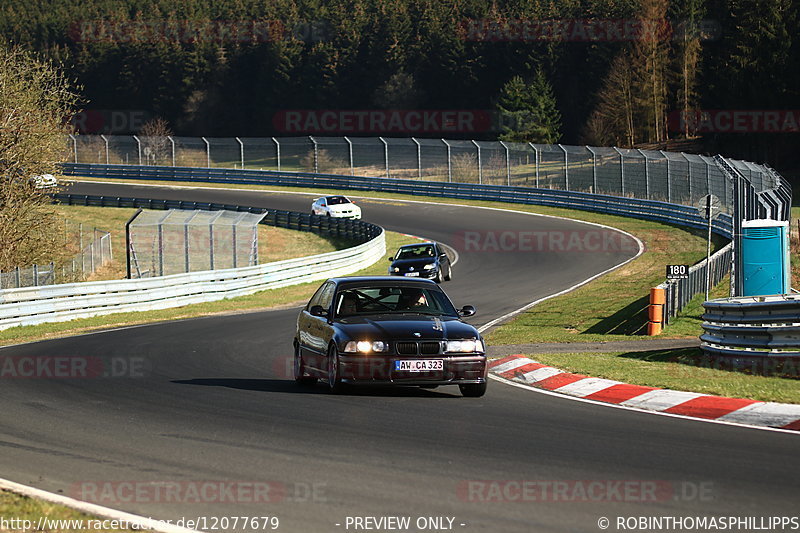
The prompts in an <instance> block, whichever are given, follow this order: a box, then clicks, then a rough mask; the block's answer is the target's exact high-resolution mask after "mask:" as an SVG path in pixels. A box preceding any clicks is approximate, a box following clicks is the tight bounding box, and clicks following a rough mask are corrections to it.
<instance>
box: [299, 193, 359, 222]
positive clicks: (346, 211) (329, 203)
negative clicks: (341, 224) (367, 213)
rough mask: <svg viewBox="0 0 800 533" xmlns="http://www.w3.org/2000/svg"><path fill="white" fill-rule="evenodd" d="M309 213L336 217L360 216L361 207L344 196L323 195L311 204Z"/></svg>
mask: <svg viewBox="0 0 800 533" xmlns="http://www.w3.org/2000/svg"><path fill="white" fill-rule="evenodd" d="M311 214H312V215H322V216H329V217H336V218H361V208H360V207H358V206H357V205H356V204H354V203H353V202H351V201H350V199H349V198H347V197H346V196H323V197H322V198H317V199H316V200H314V203H313V204H311Z"/></svg>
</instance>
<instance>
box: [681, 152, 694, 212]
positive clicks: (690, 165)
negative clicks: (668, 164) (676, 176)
mask: <svg viewBox="0 0 800 533" xmlns="http://www.w3.org/2000/svg"><path fill="white" fill-rule="evenodd" d="M680 154H681V157H683V159H684V160H685V161H686V168H687V170H688V173H689V179H688V180H687V181H688V182H689V202H690V203H691V201H692V181H693V180H692V178H693V176H692V163H691V161H689V158H688V157H686V154H684V153H683V152H680Z"/></svg>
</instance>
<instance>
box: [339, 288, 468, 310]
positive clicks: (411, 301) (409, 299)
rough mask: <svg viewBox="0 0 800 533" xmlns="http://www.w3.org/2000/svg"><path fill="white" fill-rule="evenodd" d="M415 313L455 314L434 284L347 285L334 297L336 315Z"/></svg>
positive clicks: (453, 308)
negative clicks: (404, 285)
mask: <svg viewBox="0 0 800 533" xmlns="http://www.w3.org/2000/svg"><path fill="white" fill-rule="evenodd" d="M394 313H415V314H423V315H437V316H441V315H447V316H458V312H457V311H456V309H455V307H454V306H453V304H452V302H450V300H449V299H448V298H447V296H446V295H445V294H444V292H442V291H441V290H440V289H439V288H438V287H431V288H423V287H370V286H363V287H348V288H347V289H345V290H342V291H340V292H339V294H337V296H336V316H337V317H345V316H353V315H376V314H394Z"/></svg>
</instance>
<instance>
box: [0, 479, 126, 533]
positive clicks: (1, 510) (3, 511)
mask: <svg viewBox="0 0 800 533" xmlns="http://www.w3.org/2000/svg"><path fill="white" fill-rule="evenodd" d="M0 516H2V517H3V518H4V519H5V520H9V521H10V520H19V522H16V524H19V525H20V527H14V528H13V529H5V528H3V527H0V533H6V532H8V533H12V532H18V531H37V526H38V521H39V519H40V518H42V517H46V518H47V519H48V520H49V521H50V524H48V525H49V526H50V527H43V528H42V529H41V531H47V532H49V533H71V532H74V531H80V530H88V531H92V530H95V531H112V532H113V531H136V530H134V529H115V528H109V529H106V528H103V527H98V526H101V525H102V524H101V522H102V519H100V518H97V517H94V516H92V515H88V514H85V513H82V512H80V511H76V510H74V509H70V508H69V507H65V506H63V505H58V504H55V503H50V502H46V501H44V500H39V499H35V498H29V497H27V496H21V495H19V494H16V493H14V492H11V491H7V490H0ZM25 520H29V521H30V525H31V527H29V528H26V527H24V524H25V522H24V521H25ZM54 521H61V522H60V523H55V524H54ZM63 521H71V522H72V523H71V524H70V523H64V522H63ZM76 521H77V522H81V523H80V524H78V523H76ZM105 525H108V526H111V525H121V524H111V523H110V522H106V524H105Z"/></svg>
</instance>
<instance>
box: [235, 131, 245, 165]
mask: <svg viewBox="0 0 800 533" xmlns="http://www.w3.org/2000/svg"><path fill="white" fill-rule="evenodd" d="M235 139H236V142H238V143H239V156H240V157H241V163H242V170H244V143H243V142H242V140H241V139H240V138H239V137H235Z"/></svg>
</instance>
